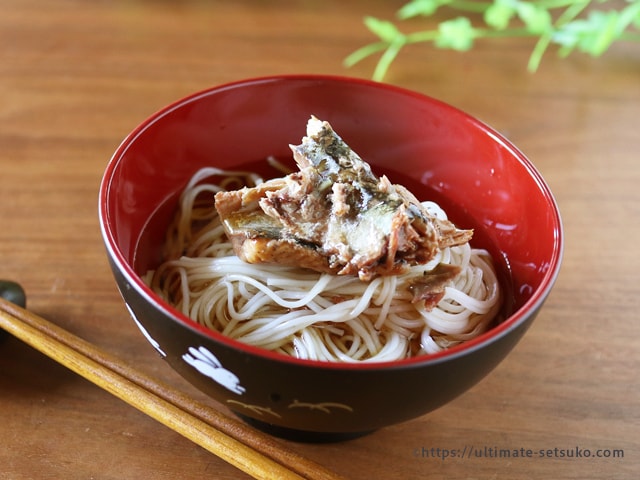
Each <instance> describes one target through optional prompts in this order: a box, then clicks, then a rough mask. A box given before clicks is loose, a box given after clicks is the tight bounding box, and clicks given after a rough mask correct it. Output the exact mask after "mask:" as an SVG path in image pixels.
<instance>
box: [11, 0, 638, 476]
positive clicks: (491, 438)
mask: <svg viewBox="0 0 640 480" xmlns="http://www.w3.org/2000/svg"><path fill="white" fill-rule="evenodd" d="M403 3H404V2H402V1H393V2H392V1H382V0H380V1H365V0H361V1H350V2H344V1H342V0H325V1H322V2H320V1H293V0H289V1H284V0H283V1H270V2H261V1H257V0H256V1H250V0H244V1H239V2H223V1H196V0H192V1H183V2H168V1H166V2H150V1H142V0H140V1H133V0H132V1H128V2H81V1H72V0H60V1H56V2H44V1H40V2H38V1H34V0H1V1H0V12H1V13H0V278H6V279H13V280H16V281H19V282H20V283H21V284H22V285H23V286H24V288H25V289H26V291H27V294H28V306H29V308H30V309H31V310H32V311H34V312H36V313H38V314H39V315H41V316H44V317H46V318H48V319H50V320H52V321H54V322H55V323H57V324H59V325H61V326H63V327H64V328H67V329H69V330H71V331H72V332H74V333H76V334H77V335H79V336H81V337H83V338H85V339H87V340H89V341H91V342H93V343H95V344H97V345H99V346H101V347H102V348H104V349H106V350H108V351H110V352H111V353H113V354H115V355H117V356H119V357H121V358H122V359H124V360H126V361H127V362H128V363H130V364H132V365H136V366H137V367H139V368H140V369H142V370H143V371H145V372H147V373H149V374H152V375H157V376H159V377H162V378H164V379H165V381H167V382H168V383H170V384H172V385H175V386H177V387H179V388H180V389H181V390H183V391H185V392H189V393H190V394H192V395H193V396H194V397H196V398H198V399H200V400H202V401H205V402H206V401H208V400H207V399H206V398H205V397H204V396H203V395H202V394H200V393H199V392H197V391H195V389H193V388H192V387H191V386H189V385H188V384H186V383H185V382H184V381H183V380H182V379H180V378H179V377H177V375H175V374H174V373H173V372H172V371H171V370H170V368H169V367H168V366H167V365H166V364H165V363H164V362H162V361H161V360H159V359H158V357H157V356H156V355H155V354H154V351H153V350H152V349H151V348H150V346H149V345H148V344H147V342H146V340H145V339H144V338H143V337H142V335H140V333H139V332H138V330H137V329H136V328H135V326H134V324H133V323H132V322H131V321H130V319H129V316H128V314H127V312H126V310H125V308H124V305H123V302H122V300H121V298H120V296H119V294H118V292H117V290H116V287H115V282H114V281H113V279H112V276H111V273H110V271H109V269H108V266H107V261H106V256H105V253H104V249H103V245H102V240H101V237H100V232H99V228H98V221H97V213H96V212H97V191H98V185H99V182H100V179H101V175H102V172H103V170H104V168H105V165H106V163H107V161H108V159H109V157H110V155H111V153H112V152H113V151H114V150H115V148H116V147H117V145H118V143H119V142H120V141H121V139H122V138H123V137H124V136H125V135H126V134H127V133H128V132H129V131H130V130H131V129H132V128H133V127H135V126H136V125H137V124H138V123H139V122H140V121H141V120H143V119H144V118H145V117H146V116H148V115H150V114H151V113H153V112H154V111H156V110H157V109H159V108H160V107H162V106H164V105H166V104H168V103H169V102H171V101H173V100H176V99H178V98H181V97H183V96H185V95H187V94H189V93H191V92H194V91H197V90H200V89H203V88H206V87H209V86H212V85H215V84H219V83H223V82H227V81H231V80H236V79H241V78H246V77H254V76H261V75H267V74H273V73H299V72H304V73H308V72H312V73H332V74H342V75H351V76H358V77H369V76H370V75H371V73H372V70H373V61H366V62H364V63H363V64H361V65H358V66H357V67H356V68H353V69H350V70H346V69H345V68H344V67H343V66H342V63H341V62H342V60H343V58H344V57H345V56H346V55H347V54H349V53H350V52H351V51H353V50H354V49H356V48H358V47H360V46H362V45H364V44H366V43H368V42H369V41H371V40H372V37H371V36H370V34H369V33H368V32H367V31H366V30H365V28H364V27H363V26H362V23H361V20H362V17H363V15H364V14H372V15H377V16H379V17H383V18H391V17H392V15H393V12H394V11H395V10H396V9H397V8H398V7H399V6H400V5H402V4H403ZM531 47H532V44H531V42H529V41H525V40H523V41H520V42H511V41H509V42H499V43H493V42H485V43H480V44H478V45H477V46H476V47H475V48H474V50H473V52H472V53H465V54H462V53H452V52H444V51H437V50H434V49H431V48H430V47H412V48H410V49H407V50H406V51H405V52H403V53H402V54H401V55H400V57H399V59H398V61H397V63H396V64H395V65H394V66H393V67H392V70H391V72H390V74H389V76H388V77H387V78H386V81H387V82H389V83H393V84H397V85H400V86H403V87H408V88H411V89H414V90H417V91H419V92H423V93H426V94H429V95H431V96H434V97H436V98H439V99H441V100H444V101H446V102H449V103H451V104H453V105H456V106H458V107H460V108H462V109H463V110H465V111H467V112H469V113H471V114H472V115H475V116H477V117H479V118H480V119H482V120H484V121H485V122H487V123H489V124H490V125H492V126H493V127H495V128H496V129H498V130H500V131H501V132H503V133H504V134H505V135H507V136H508V137H509V138H510V139H511V140H512V141H513V142H514V143H515V144H516V145H518V146H519V147H520V148H521V149H522V150H523V151H524V152H525V153H526V154H527V155H528V156H529V157H530V158H531V160H532V161H533V162H534V163H535V165H536V166H537V167H538V169H539V170H540V171H541V172H542V174H543V176H544V177H545V178H546V180H547V181H548V183H549V185H550V186H551V189H552V190H553V192H554V194H555V196H556V198H557V200H558V202H559V205H560V207H561V211H562V214H563V219H564V224H565V230H566V251H565V257H564V266H563V269H562V272H561V275H560V277H559V279H558V281H557V284H556V287H555V289H554V290H553V292H552V293H551V295H550V297H549V299H548V302H547V304H546V306H545V307H544V309H543V310H542V312H541V314H540V316H539V317H538V319H537V320H536V322H535V323H534V325H533V327H532V328H531V330H530V331H529V332H528V334H527V335H526V336H525V338H524V339H523V340H522V342H521V343H520V344H519V345H518V346H517V347H516V349H515V350H514V351H513V353H512V354H511V355H510V356H509V357H508V358H507V359H506V360H505V361H504V362H503V363H502V364H501V365H500V366H499V367H498V368H497V369H496V370H495V371H494V372H493V373H492V374H490V375H489V376H488V377H487V378H486V379H484V380H483V381H482V382H481V383H480V384H478V385H477V386H476V387H475V388H473V389H472V390H470V391H469V392H468V393H466V394H464V395H462V396H461V397H459V398H458V399H456V400H455V401H453V402H451V403H450V404H449V405H447V406H444V407H442V408H440V409H439V410H437V411H436V412H433V413H432V414H430V415H427V416H424V417H422V418H419V419H417V420H414V421H410V422H407V423H405V424H402V425H397V426H394V427H390V428H385V429H383V430H381V431H378V432H375V433H373V434H372V435H369V436H366V437H364V438H360V439H357V440H353V441H350V442H347V443H340V444H324V445H308V444H293V443H291V444H289V446H290V447H291V448H293V449H295V450H296V451H298V452H300V453H302V454H304V455H306V456H308V457H309V458H311V459H313V460H315V461H317V462H319V463H321V464H323V465H325V466H327V467H328V468H331V469H333V470H335V471H336V472H338V473H340V474H342V475H344V476H346V477H348V478H354V479H370V478H384V479H417V478H447V479H453V478H477V479H488V478H556V479H559V478H580V479H602V478H607V479H614V478H636V476H637V471H638V469H639V468H640V430H639V425H640V385H639V382H638V372H639V371H640V313H639V312H640V295H639V293H640V292H639V286H640V256H639V254H638V250H637V249H638V243H639V242H640V226H639V222H638V220H639V218H640V207H639V206H640V161H639V160H640V159H639V156H640V153H639V152H640V126H639V116H640V115H639V114H640V107H639V105H640V48H639V46H638V45H630V44H626V45H625V44H620V45H616V46H614V48H613V49H612V50H611V51H610V52H609V53H607V54H606V55H605V56H604V57H602V58H600V59H597V60H594V59H591V58H589V57H587V56H583V55H580V54H577V55H575V56H572V57H570V58H569V59H565V60H560V59H557V58H556V57H555V55H553V54H550V55H548V56H546V57H545V59H544V61H543V64H542V67H541V69H540V71H539V72H538V73H536V74H535V75H532V74H529V73H527V72H526V61H527V56H528V53H529V51H530V49H531ZM1 348H2V354H1V355H0V442H1V444H2V446H1V448H0V479H12V480H13V479H31V478H34V479H47V478H65V479H69V480H72V479H85V480H86V479H91V478H95V479H138V478H154V479H163V478H166V479H174V478H245V475H244V474H242V473H241V472H240V471H238V470H236V469H235V468H234V467H231V466H229V465H227V464H226V463H224V462H222V461H221V460H219V459H218V458H217V457H215V456H213V455H211V454H209V453H208V452H206V451H205V450H203V449H202V448H200V447H197V446H195V445H194V444H192V443H190V442H189V441H188V440H186V439H184V438H183V437H181V436H180V435H178V434H176V433H174V432H173V431H171V430H169V429H167V428H166V427H164V426H162V425H160V424H158V423H156V422H155V421H153V420H151V419H150V418H148V417H146V416H145V415H143V414H142V413H140V412H138V411H137V410H134V409H133V408H131V407H129V406H128V405H126V404H125V403H123V402H122V401H120V400H117V399H116V398H114V397H112V396H110V395H109V394H107V393H105V392H103V391H102V390H100V389H98V388H97V387H95V386H93V385H92V384H91V383H89V382H87V381H85V380H83V379H81V378H80V377H78V376H76V375H74V374H72V373H70V372H69V371H67V370H65V369H64V368H62V367H60V366H59V365H57V364H56V363H54V362H53V361H51V360H49V359H48V358H46V357H44V356H43V355H41V354H39V353H37V352H35V351H34V350H32V349H31V348H30V347H27V346H26V345H24V344H22V343H21V342H19V341H17V340H16V339H13V338H8V339H6V340H5V341H4V342H3V343H2V345H1ZM220 408H222V407H220ZM465 447H473V448H474V449H478V450H483V451H484V452H486V454H484V453H483V456H482V458H479V457H475V456H472V458H465V459H460V458H438V456H441V457H444V456H445V455H446V454H448V453H450V452H451V451H453V450H454V449H463V448H465ZM496 449H497V450H501V449H509V450H510V451H511V452H512V454H511V457H510V458H504V457H503V458H499V457H496V455H492V452H494V453H495V451H496ZM554 449H557V450H554ZM527 450H531V451H532V452H533V457H532V458H526V457H524V458H523V457H521V456H516V453H518V454H520V455H522V453H525V455H526V451H527ZM541 451H542V452H541ZM541 453H542V454H544V458H541ZM562 453H564V454H565V455H572V456H577V458H575V457H574V458H554V457H555V456H557V457H559V456H560V455H561V454H562ZM547 454H550V455H547ZM589 454H590V455H591V456H590V457H589V456H588V455H589ZM621 454H623V458H619V456H620V455H621ZM600 455H603V456H605V457H606V456H608V458H603V457H601V456H600ZM434 457H435V458H434ZM616 457H617V458H616Z"/></svg>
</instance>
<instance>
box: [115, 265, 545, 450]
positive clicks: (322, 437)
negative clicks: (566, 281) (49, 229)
mask: <svg viewBox="0 0 640 480" xmlns="http://www.w3.org/2000/svg"><path fill="white" fill-rule="evenodd" d="M111 267H112V270H113V273H114V275H115V278H116V281H117V284H118V287H119V289H120V292H121V293H122V296H123V298H124V300H125V302H126V304H127V307H128V308H129V311H130V312H131V314H132V316H133V317H134V319H135V320H136V323H137V324H138V327H139V328H140V329H141V331H142V332H143V333H144V335H145V336H146V337H147V339H149V341H150V342H151V344H152V345H153V346H154V347H155V348H156V350H157V351H158V352H159V353H160V355H161V356H162V357H163V358H164V360H166V361H167V362H168V363H169V364H170V365H171V367H173V368H174V369H175V370H176V371H177V372H178V373H180V374H181V375H182V376H183V377H184V378H185V379H187V380H188V381H189V382H190V383H192V384H193V385H194V386H196V387H197V388H199V389H200V390H202V391H203V392H205V393H207V394H208V395H210V396H211V397H212V398H214V399H216V400H218V401H219V402H221V403H223V404H225V405H226V406H227V407H229V408H230V409H231V410H232V411H233V412H235V413H236V414H237V415H238V416H240V417H241V418H243V419H244V420H245V421H247V422H248V423H250V424H252V425H254V426H255V427H257V428H259V429H261V430H263V431H266V432H268V433H271V434H273V435H276V436H280V437H284V438H288V439H292V440H296V441H309V442H323V441H339V440H346V439H349V438H353V437H356V436H359V435H362V434H366V433H368V432H371V431H373V430H376V429H379V428H382V427H385V426H389V425H393V424H396V423H399V422H404V421H407V420H410V419H412V418H416V417H418V416H421V415H424V414H426V413H428V412H430V411H432V410H434V409H436V408H438V407H440V406H442V405H444V404H446V403H447V402H449V401H451V400H452V399H454V398H455V397H457V396H458V395H460V394H462V393H463V392H465V391H466V390H468V389H469V388H470V387H472V386H473V385H475V384H476V383H477V382H478V381H480V380H481V379H482V378H483V377H484V376H485V375H487V374H488V373H489V372H490V371H491V370H493V369H494V367H495V366H496V365H498V363H500V361H501V360H502V359H503V358H504V357H505V356H506V355H507V354H508V353H509V352H510V351H511V349H512V348H513V347H514V346H515V345H516V343H517V342H518V341H519V340H520V338H521V337H522V335H523V334H524V333H525V331H526V330H527V328H528V327H529V325H530V324H531V322H532V321H533V319H534V318H535V316H536V314H537V312H538V309H539V307H538V309H536V310H534V311H532V312H531V313H530V315H529V316H528V317H527V318H526V319H525V320H524V321H523V322H520V323H518V324H516V325H514V327H513V328H511V329H510V330H506V331H504V332H502V334H501V335H499V336H496V337H495V338H492V339H491V341H490V342H489V343H488V344H483V345H482V346H478V347H477V348H471V349H467V350H463V351H461V352H458V353H457V354H454V355H449V356H446V357H442V358H436V359H426V358H425V360H424V361H423V362H420V363H411V364H405V365H402V364H399V365H397V366H384V367H379V368H376V367H372V368H364V369H363V368H358V367H353V368H349V367H348V366H345V365H340V366H336V365H332V364H319V363H314V364H310V363H306V364H303V363H294V362H290V361H288V359H287V358H286V357H284V356H283V357H282V360H279V359H277V358H274V357H273V356H272V357H266V356H256V355H252V354H250V353H248V352H246V351H243V350H241V349H237V348H233V347H232V346H230V345H228V344H226V343H222V342H218V341H216V340H215V339H212V338H211V337H210V336H207V335H204V334H203V333H202V332H200V331H198V330H197V329H195V328H193V329H192V328H185V326H184V325H183V324H181V323H179V322H178V321H176V319H174V318H172V317H171V316H170V315H168V314H167V313H166V312H164V311H162V310H161V309H159V308H157V307H156V306H154V302H150V301H149V298H148V297H147V296H146V294H145V293H144V292H140V291H138V290H137V289H136V288H135V287H134V286H133V285H132V284H131V283H129V282H128V281H127V279H126V277H125V276H124V275H123V274H122V273H121V272H120V271H119V269H118V268H117V267H116V266H115V264H114V263H113V262H112V263H111ZM540 306H541V305H540ZM193 349H196V350H198V349H206V350H207V351H208V352H209V354H210V358H212V357H213V358H215V361H217V362H218V363H217V365H212V368H211V369H210V370H208V371H205V372H204V373H203V372H201V371H200V370H198V369H197V368H195V367H194V366H193V365H192V364H190V363H189V362H187V361H186V360H185V356H186V355H191V358H193V357H194V353H193ZM199 351H201V352H202V351H203V350H199ZM190 352H191V353H190ZM202 358H205V357H204V356H203V357H202ZM207 372H208V373H207ZM216 374H220V375H218V376H217V375H216Z"/></svg>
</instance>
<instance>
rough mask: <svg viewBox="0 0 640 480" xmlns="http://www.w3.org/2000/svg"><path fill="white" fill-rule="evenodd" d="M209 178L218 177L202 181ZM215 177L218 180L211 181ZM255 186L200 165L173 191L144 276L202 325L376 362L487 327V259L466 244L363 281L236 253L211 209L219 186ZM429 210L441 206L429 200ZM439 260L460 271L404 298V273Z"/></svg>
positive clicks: (269, 343)
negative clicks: (432, 301)
mask: <svg viewBox="0 0 640 480" xmlns="http://www.w3.org/2000/svg"><path fill="white" fill-rule="evenodd" d="M212 176H215V177H217V178H218V180H219V181H218V182H217V183H215V184H213V183H202V182H203V181H205V180H208V179H209V178H210V177H212ZM220 178H221V179H222V180H220ZM260 183H262V179H261V178H259V177H258V176H256V175H254V174H251V173H247V172H224V171H222V170H219V169H214V168H213V169H212V168H209V169H202V170H200V171H198V172H197V173H196V174H195V175H194V176H193V177H192V179H191V181H190V182H189V184H188V185H187V187H186V188H185V190H184V191H183V193H182V195H181V196H180V211H179V214H178V215H176V218H175V219H174V221H173V223H172V224H171V226H170V228H169V232H168V235H167V241H166V245H165V249H164V255H165V258H166V261H165V262H163V263H162V264H161V265H160V266H159V267H158V268H157V270H155V271H151V272H148V274H147V275H145V277H144V278H145V281H146V282H147V283H148V284H149V285H150V286H151V288H152V289H153V290H154V291H155V292H156V293H157V294H158V295H160V296H161V297H162V298H164V299H165V300H166V301H168V302H169V303H171V304H173V305H174V306H175V307H176V308H178V309H179V310H180V311H181V312H183V313H184V314H185V315H187V316H189V317H190V318H192V319H194V320H196V321H197V322H199V323H201V324H202V325H204V326H206V327H208V328H210V329H213V330H217V331H219V332H221V333H222V334H223V335H226V336H228V337H231V338H234V339H237V340H239V341H242V342H245V343H248V344H251V345H255V346H259V347H262V348H267V349H270V350H273V351H276V352H279V353H282V354H286V355H293V356H297V357H299V358H304V359H312V360H321V361H333V362H359V361H360V362H381V361H392V360H398V359H403V358H407V357H410V356H413V355H420V354H430V353H435V352H438V351H441V350H443V349H445V348H448V347H450V346H452V345H456V344H458V343H460V342H463V341H465V340H468V339H470V338H473V337H475V336H477V335H479V334H481V333H482V332H484V331H486V330H487V329H488V328H489V327H490V326H491V324H492V322H493V321H494V318H495V317H496V314H497V312H498V310H499V308H500V301H501V298H500V289H499V285H498V280H497V277H496V273H495V271H494V268H493V265H492V262H491V258H490V256H489V254H488V252H486V251H484V250H478V249H472V248H471V247H470V246H469V244H465V245H461V246H456V247H451V248H445V249H443V250H441V251H439V252H438V253H437V255H436V257H435V258H434V259H432V260H431V261H430V262H429V263H428V264H426V265H421V266H414V267H411V268H410V269H409V270H408V271H407V272H405V273H403V274H401V275H397V276H382V277H377V278H375V279H373V280H372V281H370V282H362V281H360V280H359V279H358V278H357V277H351V276H337V275H330V274H322V273H317V272H314V271H311V270H306V269H299V268H293V267H287V266H282V265H275V264H255V265H251V264H247V263H245V262H243V261H242V260H240V259H239V258H238V257H236V256H235V255H234V253H233V249H232V246H231V244H230V242H229V241H228V239H227V238H226V235H225V233H224V229H223V227H222V225H221V223H220V221H219V219H218V217H217V215H216V212H215V208H214V207H213V195H214V194H215V192H217V191H220V190H223V189H236V188H240V187H242V186H244V185H247V186H255V185H258V184H260ZM423 205H424V206H425V207H426V208H427V209H428V210H429V211H430V212H431V213H432V214H433V215H435V216H437V217H438V218H441V219H446V218H447V216H446V213H445V212H444V210H442V208H440V207H439V206H438V205H437V204H435V203H433V202H424V203H423ZM439 263H450V264H454V265H458V266H460V268H461V273H460V274H459V275H458V276H457V277H456V278H455V279H454V280H453V281H452V282H451V284H450V285H449V286H447V287H446V288H445V293H444V296H443V298H442V299H441V300H440V301H439V303H438V304H437V305H436V306H435V307H433V308H429V307H425V305H424V302H423V301H420V302H416V303H412V301H411V300H412V298H413V295H412V293H411V292H410V290H409V288H408V287H409V285H410V283H411V281H412V280H415V279H416V278H418V277H421V276H422V275H423V273H424V272H425V271H429V270H431V269H433V268H434V267H435V266H436V265H438V264H439Z"/></svg>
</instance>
